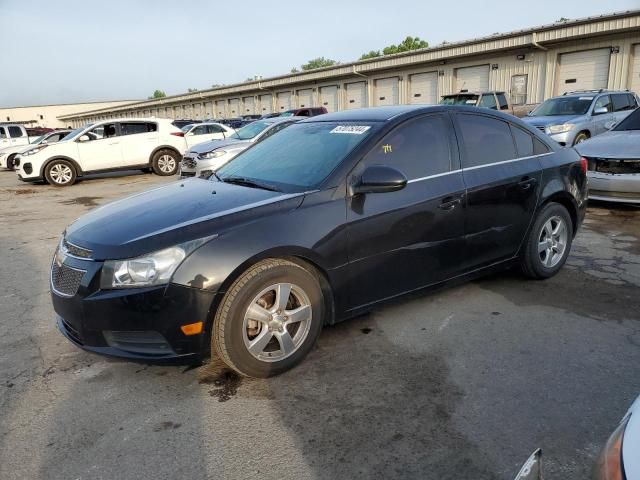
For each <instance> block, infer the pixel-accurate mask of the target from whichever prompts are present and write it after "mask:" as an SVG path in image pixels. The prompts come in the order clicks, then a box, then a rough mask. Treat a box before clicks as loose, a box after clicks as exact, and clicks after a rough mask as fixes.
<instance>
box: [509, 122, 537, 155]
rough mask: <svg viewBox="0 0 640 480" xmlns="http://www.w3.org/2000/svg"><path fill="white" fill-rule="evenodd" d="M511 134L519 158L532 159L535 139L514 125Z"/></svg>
mask: <svg viewBox="0 0 640 480" xmlns="http://www.w3.org/2000/svg"><path fill="white" fill-rule="evenodd" d="M511 132H512V133H513V139H514V140H515V142H516V149H517V150H518V157H519V158H522V157H531V156H532V155H533V137H532V136H531V134H530V133H527V132H525V131H524V130H522V129H521V128H518V127H515V126H513V125H511Z"/></svg>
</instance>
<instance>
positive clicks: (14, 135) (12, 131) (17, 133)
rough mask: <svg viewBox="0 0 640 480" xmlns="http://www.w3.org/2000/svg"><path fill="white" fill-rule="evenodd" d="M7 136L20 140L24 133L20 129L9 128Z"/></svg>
mask: <svg viewBox="0 0 640 480" xmlns="http://www.w3.org/2000/svg"><path fill="white" fill-rule="evenodd" d="M9 136H10V137H11V138H20V137H24V132H23V131H22V129H21V128H20V127H16V126H13V125H12V126H10V127H9Z"/></svg>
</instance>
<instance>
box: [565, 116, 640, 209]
mask: <svg viewBox="0 0 640 480" xmlns="http://www.w3.org/2000/svg"><path fill="white" fill-rule="evenodd" d="M576 150H577V151H578V152H579V153H580V155H582V156H583V157H585V158H586V159H587V160H588V161H589V171H588V172H587V176H588V177H589V198H590V199H593V200H606V201H609V202H626V203H640V108H637V109H636V110H635V111H634V112H632V113H631V114H630V115H629V116H627V117H626V118H625V119H624V120H622V121H621V122H620V123H619V124H618V125H616V126H615V127H614V128H613V129H612V130H609V131H608V132H606V133H603V134H602V135H598V136H597V137H596V138H592V139H590V140H587V141H585V142H582V143H580V144H579V145H576Z"/></svg>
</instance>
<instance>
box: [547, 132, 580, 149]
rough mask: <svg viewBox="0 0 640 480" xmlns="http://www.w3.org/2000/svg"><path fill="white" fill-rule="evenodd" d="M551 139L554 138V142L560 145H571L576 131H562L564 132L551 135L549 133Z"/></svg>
mask: <svg viewBox="0 0 640 480" xmlns="http://www.w3.org/2000/svg"><path fill="white" fill-rule="evenodd" d="M549 136H550V137H551V138H552V139H553V140H555V141H556V142H558V143H559V144H560V145H562V146H563V147H564V146H567V145H568V146H571V145H573V141H574V139H575V136H576V132H574V131H573V130H569V131H568V132H564V133H555V134H553V135H549Z"/></svg>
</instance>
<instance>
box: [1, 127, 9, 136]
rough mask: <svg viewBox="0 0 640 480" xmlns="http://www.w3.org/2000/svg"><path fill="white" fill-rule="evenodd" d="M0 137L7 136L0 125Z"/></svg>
mask: <svg viewBox="0 0 640 480" xmlns="http://www.w3.org/2000/svg"><path fill="white" fill-rule="evenodd" d="M0 138H7V131H6V130H5V129H4V127H0Z"/></svg>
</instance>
